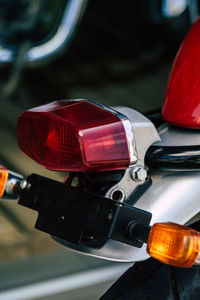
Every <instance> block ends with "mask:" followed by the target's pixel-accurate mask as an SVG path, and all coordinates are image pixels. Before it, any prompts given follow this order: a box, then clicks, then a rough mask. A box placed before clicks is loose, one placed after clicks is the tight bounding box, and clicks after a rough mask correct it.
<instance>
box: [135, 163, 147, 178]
mask: <svg viewBox="0 0 200 300" xmlns="http://www.w3.org/2000/svg"><path fill="white" fill-rule="evenodd" d="M131 178H132V179H133V180H135V181H143V180H145V179H146V178H147V171H146V169H144V168H143V167H142V166H135V167H133V168H131Z"/></svg>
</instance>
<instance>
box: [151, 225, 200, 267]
mask: <svg viewBox="0 0 200 300" xmlns="http://www.w3.org/2000/svg"><path fill="white" fill-rule="evenodd" d="M147 252H148V253H149V254H150V255H151V256H152V257H154V258H156V259H158V260H160V261H161V262H163V263H165V264H169V265H172V266H177V267H184V268H188V267H191V266H192V265H193V264H194V263H195V262H196V260H197V258H198V256H199V252H200V234H199V233H198V232H197V231H196V230H194V229H192V228H189V227H186V226H182V225H178V224H174V223H157V224H154V225H153V226H152V227H151V230H150V234H149V238H148V242H147Z"/></svg>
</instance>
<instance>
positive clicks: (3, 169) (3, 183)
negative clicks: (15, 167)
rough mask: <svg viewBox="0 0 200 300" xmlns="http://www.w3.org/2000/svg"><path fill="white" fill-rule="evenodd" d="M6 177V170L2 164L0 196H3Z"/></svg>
mask: <svg viewBox="0 0 200 300" xmlns="http://www.w3.org/2000/svg"><path fill="white" fill-rule="evenodd" d="M7 179H8V170H7V169H6V168H4V167H3V166H0V198H1V197H2V196H3V193H4V191H5V187H6V182H7Z"/></svg>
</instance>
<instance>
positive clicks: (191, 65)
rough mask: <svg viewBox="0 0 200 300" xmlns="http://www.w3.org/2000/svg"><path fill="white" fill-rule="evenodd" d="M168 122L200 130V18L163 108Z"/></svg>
mask: <svg viewBox="0 0 200 300" xmlns="http://www.w3.org/2000/svg"><path fill="white" fill-rule="evenodd" d="M162 115H163V118H164V120H165V121H167V122H168V123H171V124H175V125H178V126H183V127H188V128H198V129H200V18H198V20H197V21H196V22H195V23H194V25H193V26H192V28H191V29H190V31H189V33H188V35H187V36H186V38H185V40H184V41H183V43H182V45H181V47H180V49H179V51H178V54H177V56H176V59H175V61H174V64H173V67H172V70H171V74H170V77H169V81H168V85H167V89H166V95H165V100H164V104H163V108H162Z"/></svg>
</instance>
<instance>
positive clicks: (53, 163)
mask: <svg viewBox="0 0 200 300" xmlns="http://www.w3.org/2000/svg"><path fill="white" fill-rule="evenodd" d="M18 143H19V147H20V149H21V150H22V151H23V152H24V153H25V154H26V155H28V156H29V157H30V158H32V159H34V160H35V161H37V162H38V163H39V164H41V165H43V166H45V167H46V168H48V169H51V170H58V171H83V172H85V171H104V170H115V169H125V168H127V167H128V166H129V163H130V158H129V151H128V145H127V139H126V133H125V129H124V126H123V123H122V121H121V120H120V118H119V117H118V116H117V115H116V114H114V113H112V111H110V110H109V109H108V110H106V109H104V108H102V107H100V106H98V105H96V104H94V103H91V102H90V101H86V100H72V101H64V100H63V101H55V102H52V103H49V104H47V105H43V106H40V107H37V108H34V109H30V110H28V111H25V112H23V113H22V114H21V115H20V117H19V120H18Z"/></svg>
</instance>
